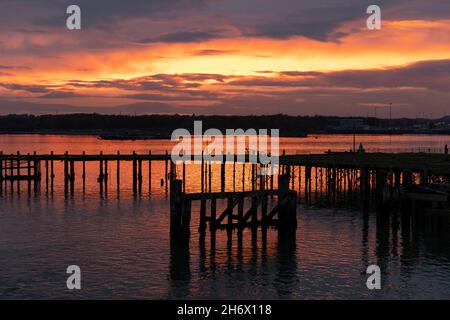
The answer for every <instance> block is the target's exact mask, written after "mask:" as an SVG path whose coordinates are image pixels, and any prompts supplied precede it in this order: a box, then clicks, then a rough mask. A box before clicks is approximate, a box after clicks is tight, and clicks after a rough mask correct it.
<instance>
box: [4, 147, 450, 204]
mask: <svg viewBox="0 0 450 320" xmlns="http://www.w3.org/2000/svg"><path fill="white" fill-rule="evenodd" d="M200 158H202V157H201V156H200ZM197 159H198V156H197V157H196V156H192V157H191V160H192V161H194V160H197ZM228 159H229V158H228ZM155 161H156V162H162V163H164V173H163V178H162V180H161V185H162V186H164V189H165V191H166V193H168V192H169V189H170V181H171V180H174V179H176V178H178V179H181V180H182V181H183V183H182V190H183V191H185V190H186V167H187V166H189V164H186V163H177V164H174V163H173V162H172V161H171V157H170V154H169V153H168V152H167V151H166V152H165V154H154V153H152V152H151V151H149V152H148V153H145V154H138V153H136V152H132V153H131V154H121V153H120V152H117V153H115V154H104V153H103V152H100V153H98V154H86V153H85V152H83V153H82V154H69V153H68V152H65V153H64V154H54V153H53V152H51V153H50V154H45V155H40V154H36V153H33V154H22V153H20V152H17V153H15V154H9V155H6V154H3V153H0V182H1V183H0V187H2V188H3V187H4V185H6V183H8V182H9V183H10V184H11V186H13V184H14V183H16V184H17V186H18V187H20V181H29V182H30V183H31V182H34V185H35V187H37V188H38V187H39V186H40V185H41V181H43V185H44V186H45V189H46V190H47V191H48V190H49V191H50V192H51V191H53V187H54V180H55V179H56V178H57V177H56V171H55V163H56V162H61V163H63V170H62V172H58V173H59V174H61V175H62V179H63V181H64V184H63V185H64V192H65V193H67V194H69V193H73V192H74V185H75V179H76V176H77V173H76V172H75V167H76V166H75V164H76V163H78V164H81V165H79V166H77V167H78V168H80V167H81V168H80V171H81V172H80V173H79V174H80V176H81V179H80V180H81V183H82V186H83V191H84V190H85V184H86V178H87V176H86V164H87V163H88V162H89V163H97V164H98V175H97V176H96V178H97V182H98V184H99V187H100V191H101V193H102V192H105V191H107V187H108V183H107V182H108V179H109V178H110V175H111V173H110V172H108V163H115V164H116V166H115V169H116V173H115V177H116V181H115V182H116V186H117V190H120V186H121V175H123V174H129V175H130V176H131V181H132V190H133V192H134V193H136V194H140V193H141V192H142V184H143V181H144V172H143V163H144V162H147V163H148V165H146V168H147V170H148V172H147V173H146V174H145V176H146V178H145V179H146V180H147V181H148V183H149V191H151V185H152V183H150V182H151V181H152V179H154V178H153V173H152V163H153V162H155ZM122 162H131V163H132V172H122V171H121V170H122V169H121V163H122ZM229 164H230V162H227V163H222V164H221V165H220V169H218V172H214V170H213V164H212V163H211V162H208V161H205V160H201V166H200V172H199V173H198V175H199V180H200V181H201V189H200V190H199V191H200V192H213V190H212V189H213V186H212V178H211V177H212V175H215V174H217V175H219V174H220V179H219V180H220V187H219V190H217V191H220V192H224V191H225V188H226V185H225V180H226V177H227V176H228V177H229V176H231V175H232V181H233V191H234V192H236V191H238V190H236V185H238V182H240V184H239V185H241V186H242V190H240V191H248V190H247V189H246V185H245V183H244V181H248V180H249V181H250V189H251V191H256V190H274V187H275V180H276V177H275V176H276V175H275V176H274V175H272V176H265V175H262V174H261V170H262V169H267V168H268V167H267V166H264V165H261V164H260V163H250V156H249V155H248V154H247V155H242V156H239V155H235V156H234V158H232V161H231V164H232V170H230V165H229ZM279 164H280V168H279V170H280V174H284V175H288V176H289V185H290V187H291V189H296V190H297V191H298V197H299V200H302V201H305V202H308V203H310V202H311V201H312V200H313V199H312V195H313V194H314V195H315V196H316V198H317V196H318V195H326V196H327V197H328V199H329V200H336V201H337V200H339V199H341V198H342V196H343V195H348V194H353V195H356V194H357V193H358V192H357V191H358V189H359V191H360V192H359V194H364V193H367V194H369V193H371V192H374V193H379V195H381V193H382V190H383V188H384V187H385V186H386V185H388V186H396V187H399V186H403V185H411V184H420V185H424V184H428V183H434V182H442V181H448V180H449V177H450V161H448V160H447V159H446V157H445V155H439V154H381V153H380V154H354V153H331V154H317V155H285V154H284V153H283V155H281V156H280V157H279ZM216 167H217V166H216ZM249 167H250V170H243V169H242V168H245V169H247V168H249ZM227 169H228V170H229V172H227V171H226V170H227ZM239 171H240V173H239ZM248 174H249V175H250V176H246V175H248ZM377 190H378V191H377ZM316 200H317V199H316Z"/></svg>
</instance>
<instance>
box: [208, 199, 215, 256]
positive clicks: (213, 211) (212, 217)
mask: <svg viewBox="0 0 450 320" xmlns="http://www.w3.org/2000/svg"><path fill="white" fill-rule="evenodd" d="M216 210H217V199H216V198H212V199H211V222H210V223H209V230H210V233H211V250H214V249H215V245H216Z"/></svg>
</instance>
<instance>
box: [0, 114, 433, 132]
mask: <svg viewBox="0 0 450 320" xmlns="http://www.w3.org/2000/svg"><path fill="white" fill-rule="evenodd" d="M341 119H343V118H340V117H332V116H312V117H311V116H288V115H283V114H277V115H263V116H201V115H178V114H176V115H139V116H129V115H103V114H61V115H5V116H0V131H2V132H43V131H112V132H113V131H120V130H139V131H147V132H159V133H169V132H171V131H173V130H174V129H177V128H186V129H188V130H190V131H192V130H193V124H194V121H202V122H203V129H204V130H206V129H208V128H217V129H220V130H222V131H224V130H225V129H237V128H242V129H249V128H254V129H270V128H273V129H277V128H278V129H280V134H281V135H283V136H298V135H301V134H305V133H312V132H324V131H325V130H326V129H327V128H329V127H338V126H339V123H340V120H341ZM420 121H428V120H423V119H422V120H421V119H393V120H387V119H376V118H364V122H365V124H367V125H370V126H374V127H379V128H387V127H388V126H397V127H404V128H407V127H409V126H411V125H413V124H417V123H418V122H420Z"/></svg>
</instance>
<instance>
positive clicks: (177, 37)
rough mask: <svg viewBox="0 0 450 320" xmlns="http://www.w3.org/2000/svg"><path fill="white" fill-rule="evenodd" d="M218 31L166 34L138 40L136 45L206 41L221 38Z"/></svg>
mask: <svg viewBox="0 0 450 320" xmlns="http://www.w3.org/2000/svg"><path fill="white" fill-rule="evenodd" d="M220 34H221V32H220V31H180V32H176V33H168V34H164V35H161V36H158V37H155V38H145V39H141V40H138V41H137V42H138V43H154V42H165V43H188V42H201V41H208V40H212V39H216V38H220V37H221V35H220Z"/></svg>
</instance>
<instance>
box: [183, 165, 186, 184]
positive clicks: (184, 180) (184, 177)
mask: <svg viewBox="0 0 450 320" xmlns="http://www.w3.org/2000/svg"><path fill="white" fill-rule="evenodd" d="M183 192H186V163H185V162H184V160H183Z"/></svg>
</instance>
